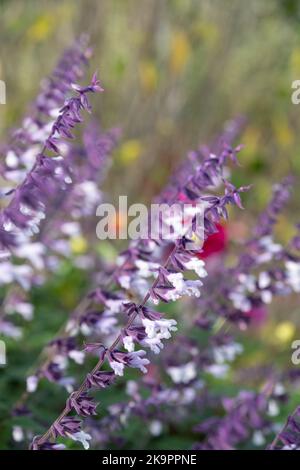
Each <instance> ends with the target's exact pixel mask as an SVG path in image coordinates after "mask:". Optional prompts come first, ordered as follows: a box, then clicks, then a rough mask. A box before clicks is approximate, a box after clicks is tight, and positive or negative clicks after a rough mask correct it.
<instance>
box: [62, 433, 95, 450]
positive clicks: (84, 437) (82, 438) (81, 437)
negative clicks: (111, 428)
mask: <svg viewBox="0 0 300 470" xmlns="http://www.w3.org/2000/svg"><path fill="white" fill-rule="evenodd" d="M67 435H68V436H69V437H70V438H71V439H73V441H78V442H81V444H82V445H83V447H84V449H85V450H88V449H89V448H90V443H89V441H90V440H91V439H92V436H90V434H88V433H87V432H84V431H79V432H75V434H70V433H67Z"/></svg>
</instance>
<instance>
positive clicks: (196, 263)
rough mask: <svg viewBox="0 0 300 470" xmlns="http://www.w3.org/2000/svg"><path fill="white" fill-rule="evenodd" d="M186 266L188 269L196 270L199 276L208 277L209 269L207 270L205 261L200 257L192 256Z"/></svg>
mask: <svg viewBox="0 0 300 470" xmlns="http://www.w3.org/2000/svg"><path fill="white" fill-rule="evenodd" d="M185 267H186V269H188V270H191V271H195V273H196V274H198V276H199V277H206V276H207V271H206V270H205V263H204V261H203V260H201V259H199V258H196V257H195V258H191V259H190V260H189V261H188V262H187V263H185Z"/></svg>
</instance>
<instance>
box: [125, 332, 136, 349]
mask: <svg viewBox="0 0 300 470" xmlns="http://www.w3.org/2000/svg"><path fill="white" fill-rule="evenodd" d="M123 344H124V348H125V349H126V350H127V351H129V352H133V351H134V341H133V338H132V336H130V335H129V336H124V338H123Z"/></svg>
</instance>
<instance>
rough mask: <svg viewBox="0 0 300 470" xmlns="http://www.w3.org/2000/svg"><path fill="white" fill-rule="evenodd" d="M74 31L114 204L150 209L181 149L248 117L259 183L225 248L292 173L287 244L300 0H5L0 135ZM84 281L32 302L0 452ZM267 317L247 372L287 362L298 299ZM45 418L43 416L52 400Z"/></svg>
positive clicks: (299, 169) (281, 229)
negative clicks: (16, 406)
mask: <svg viewBox="0 0 300 470" xmlns="http://www.w3.org/2000/svg"><path fill="white" fill-rule="evenodd" d="M82 32H87V33H88V34H90V36H91V44H92V45H93V47H94V56H93V58H92V61H91V66H90V73H93V71H94V70H98V71H99V76H100V79H101V81H102V83H103V86H104V88H105V93H103V94H102V95H101V96H100V97H99V98H98V99H97V100H96V101H97V103H96V105H95V108H94V109H95V112H94V116H96V118H97V119H98V121H99V122H100V123H101V125H102V126H103V127H104V128H109V127H111V126H120V127H121V128H122V139H121V142H120V145H119V147H118V148H117V149H116V150H115V152H114V159H113V164H112V166H111V169H110V172H109V177H108V178H107V180H106V183H104V189H105V190H106V191H107V193H109V197H110V199H111V200H116V199H117V197H118V196H119V195H120V194H127V195H129V200H130V201H131V202H149V201H150V200H151V198H152V197H153V196H154V195H155V194H157V193H158V191H159V190H160V188H161V187H162V186H163V184H164V183H165V182H166V181H167V179H168V176H169V175H170V172H171V171H172V170H174V168H176V166H177V164H178V162H179V161H180V159H182V158H183V156H184V155H185V154H186V152H187V150H189V149H192V148H195V147H197V146H198V145H199V144H200V143H209V142H210V141H211V140H212V139H213V138H214V136H215V135H217V134H218V133H219V132H220V131H221V130H222V128H223V126H224V123H225V122H226V121H228V120H229V119H231V118H234V117H236V116H240V115H242V116H245V118H246V126H245V128H244V130H243V132H242V134H241V136H240V138H239V142H240V143H243V144H244V145H245V148H244V149H243V151H242V152H241V154H240V161H241V167H240V168H239V169H238V171H236V172H235V175H234V177H233V180H234V181H235V183H237V184H253V188H252V189H251V191H250V192H249V193H248V194H247V195H246V196H245V198H244V205H245V207H246V210H245V211H244V212H243V213H242V214H239V217H238V218H237V219H234V218H233V221H232V223H231V226H230V227H229V231H230V233H231V234H234V235H233V243H234V242H235V241H237V240H239V239H243V238H245V237H246V236H247V233H248V232H249V228H250V227H251V225H252V221H253V220H254V219H255V217H256V215H257V214H258V213H259V211H260V210H261V209H262V208H263V207H264V205H265V204H266V202H267V200H268V198H269V196H270V191H271V186H272V184H273V183H274V182H276V181H278V180H279V179H280V178H281V177H283V176H285V175H287V174H288V173H293V174H294V175H295V176H296V184H295V187H294V192H293V196H292V199H291V202H290V204H289V207H288V209H287V210H286V212H285V215H284V216H282V217H281V220H280V224H279V226H278V229H277V232H278V237H279V239H280V240H282V241H284V240H287V239H288V238H289V237H290V234H291V230H292V224H293V223H294V222H295V221H296V219H297V213H298V209H299V196H300V191H299V184H298V183H297V177H299V174H300V145H299V144H300V106H295V105H293V104H292V102H291V91H292V89H291V84H292V81H293V80H296V79H300V3H299V1H298V0H264V1H261V0H250V1H247V0H169V1H167V0H97V1H96V0H77V1H76V2H75V1H73V0H60V1H55V0H53V1H51V2H49V1H44V0H36V1H34V0H27V1H26V2H24V1H18V0H0V79H2V80H4V81H5V82H6V85H7V104H6V106H1V107H0V137H1V139H2V140H5V135H6V132H7V130H8V129H9V128H11V127H16V126H17V124H18V122H19V121H20V119H21V117H22V115H23V114H24V112H25V111H26V109H27V108H28V103H30V101H31V100H32V99H33V98H34V96H35V95H36V92H37V89H38V86H39V83H40V81H41V79H42V78H43V77H44V76H46V75H47V74H49V73H50V72H51V70H52V68H53V66H54V65H55V63H56V61H57V59H58V58H59V56H60V54H61V52H62V51H63V49H64V48H66V47H68V46H69V45H70V43H72V41H73V40H74V38H76V37H77V36H78V35H80V34H81V33H82ZM117 248H119V246H118V244H117ZM117 248H116V246H115V245H114V244H112V245H111V244H106V245H105V248H104V249H103V246H102V247H101V248H99V251H101V254H103V255H104V256H106V255H107V256H110V257H111V256H112V257H113V256H114V253H115V252H116V249H117ZM103 251H104V253H103ZM107 253H108V254H107ZM86 286H87V282H86V279H85V277H84V274H83V273H81V272H77V271H76V269H73V267H72V266H70V265H66V266H64V269H63V270H62V272H60V273H58V274H57V278H55V279H53V280H52V281H51V282H50V283H49V285H46V286H44V287H43V288H40V289H38V290H37V291H36V292H34V293H33V296H34V298H35V302H36V304H37V306H38V307H37V316H36V318H37V321H36V322H33V324H32V325H29V326H28V332H27V337H25V339H24V341H23V342H22V343H21V344H20V349H19V351H16V350H15V349H14V350H13V351H12V353H11V356H10V358H11V359H10V360H11V361H12V363H13V364H14V367H13V368H8V371H6V378H5V379H3V371H2V370H0V394H1V399H0V414H1V411H3V419H2V421H0V422H1V423H2V424H0V447H5V446H9V445H10V444H8V442H9V430H8V427H9V426H8V425H6V424H7V420H8V415H7V409H8V408H9V405H10V404H12V403H13V402H14V400H15V399H16V397H17V396H18V394H19V393H20V391H21V390H22V387H23V382H22V379H21V378H22V377H23V376H24V374H25V372H26V371H27V369H28V367H29V366H30V364H31V363H32V361H33V360H34V358H35V357H36V355H37V353H38V351H39V350H40V349H41V346H42V345H43V344H45V343H46V342H47V341H48V340H49V339H51V336H52V335H53V334H54V332H55V331H56V330H57V328H58V327H59V326H60V324H61V321H62V317H63V318H65V316H66V310H70V309H71V308H72V307H74V306H75V305H76V303H77V301H78V299H80V297H81V295H82V293H83V292H84V291H85V288H86ZM45 300H46V301H45ZM273 310H274V312H273V315H272V318H271V319H269V321H268V323H267V324H266V325H265V328H264V329H263V330H262V331H260V333H259V335H258V336H257V335H256V339H255V341H254V339H252V340H251V337H250V339H249V347H248V349H247V354H246V356H245V358H244V360H245V364H247V365H249V364H255V363H256V362H257V361H263V360H265V359H267V360H270V356H271V355H273V354H274V351H275V353H276V354H277V355H278V357H279V360H281V359H282V360H285V358H286V357H288V356H289V354H290V352H289V349H288V348H289V346H287V345H289V344H290V342H291V340H292V339H293V338H296V337H297V334H298V337H300V326H299V325H300V321H299V318H298V316H299V308H298V307H297V303H288V304H286V303H284V302H281V303H280V302H277V304H276V307H274V308H273ZM282 324H284V325H285V327H282ZM280 326H281V329H280ZM26 338H27V339H26ZM280 355H282V357H281V356H280ZM280 358H281V359H280ZM223 385H224V384H223ZM116 393H117V392H116ZM45 397H46V398H47V400H49V403H51V400H55V399H56V397H51V396H48V395H45V396H43V395H42V397H41V402H40V403H39V402H38V403H36V406H37V407H41V406H43V400H45ZM297 399H298V396H295V402H296V401H297ZM61 401H62V402H63V399H61ZM54 408H55V407H54ZM44 410H45V416H44V419H45V421H48V419H49V417H52V414H51V413H53V410H51V405H49V408H48V410H47V407H45V406H44ZM47 413H48V415H47ZM168 438H170V439H172V436H171V437H170V436H167V437H165V439H168ZM177 438H178V439H179V442H180V436H179V437H178V436H177ZM182 438H183V441H182V444H180V443H179V444H178V446H179V447H180V445H182V446H183V447H184V445H185V444H184V442H185V441H184V437H182ZM166 442H172V440H171V441H163V440H162V441H160V443H159V444H158V443H151V444H149V443H148V444H147V445H149V446H150V448H151V446H152V448H153V447H155V446H158V447H159V446H161V447H162V448H163V447H166V446H168V445H169V446H171V443H169V444H168V443H167V444H166ZM132 445H133V444H132ZM141 445H143V444H141Z"/></svg>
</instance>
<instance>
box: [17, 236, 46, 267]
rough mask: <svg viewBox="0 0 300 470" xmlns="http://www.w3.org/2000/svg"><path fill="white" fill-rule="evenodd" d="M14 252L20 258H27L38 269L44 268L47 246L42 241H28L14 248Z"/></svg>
mask: <svg viewBox="0 0 300 470" xmlns="http://www.w3.org/2000/svg"><path fill="white" fill-rule="evenodd" d="M14 253H15V255H16V256H18V257H19V258H25V259H27V260H28V261H30V263H31V264H32V265H33V266H34V268H35V269H37V270H39V271H40V270H42V269H43V268H44V259H43V255H44V254H45V246H44V245H42V243H38V242H36V243H26V244H22V245H20V246H18V247H17V248H15V249H14Z"/></svg>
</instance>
